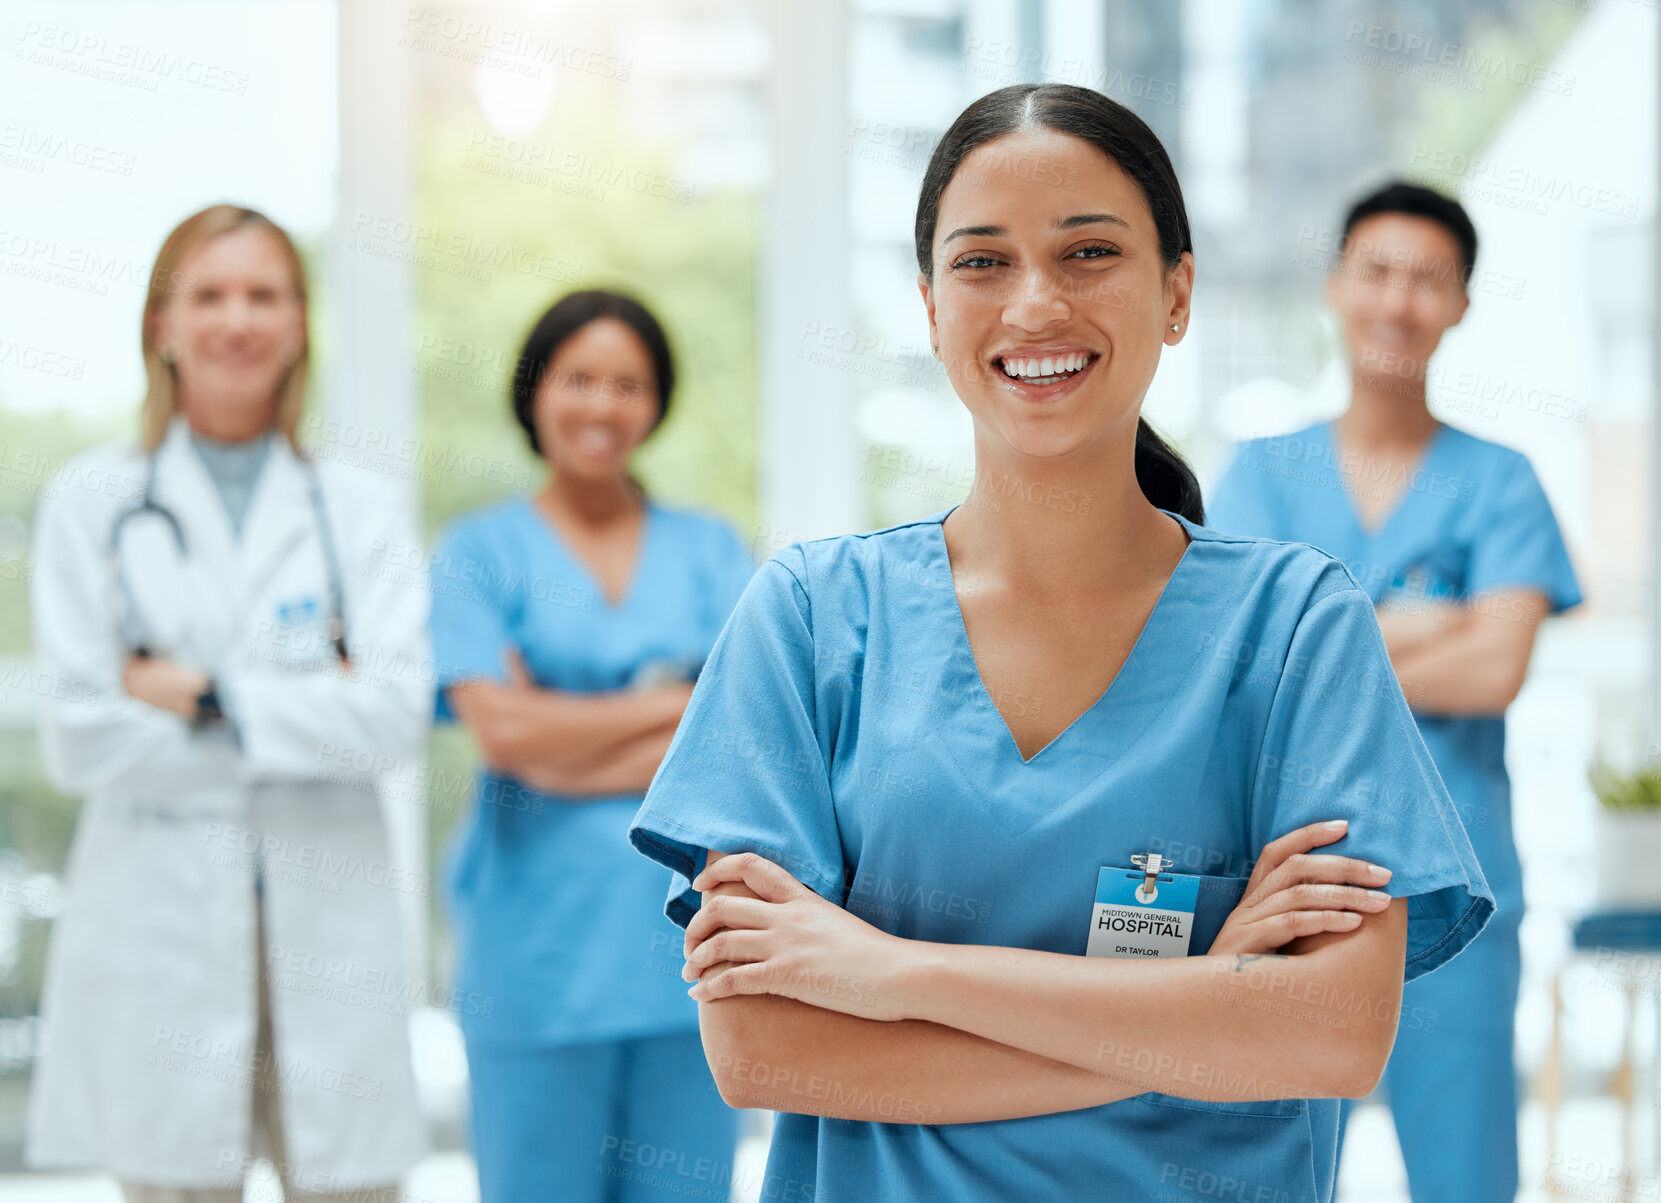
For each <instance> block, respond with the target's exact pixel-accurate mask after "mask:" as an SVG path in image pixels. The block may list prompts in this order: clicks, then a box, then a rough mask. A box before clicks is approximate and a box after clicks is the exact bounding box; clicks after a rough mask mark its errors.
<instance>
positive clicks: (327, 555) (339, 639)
mask: <svg viewBox="0 0 1661 1203" xmlns="http://www.w3.org/2000/svg"><path fill="white" fill-rule="evenodd" d="M302 466H303V467H304V469H305V472H306V493H307V495H308V496H309V497H310V499H311V508H312V514H313V515H314V516H315V517H316V519H317V537H318V540H319V542H320V543H321V544H322V547H323V566H324V570H325V571H326V572H327V573H328V578H329V621H328V634H329V641H330V643H331V644H332V645H333V647H334V650H335V655H337V656H339V657H340V662H341V663H342V664H346V663H347V662H348V657H347V654H346V600H345V599H346V592H345V588H344V585H343V584H342V580H341V575H340V561H339V559H338V558H337V557H336V555H335V545H334V537H333V535H332V534H330V532H329V515H328V510H327V509H326V508H325V507H324V504H323V490H322V488H321V487H320V486H319V485H318V483H317V468H316V466H315V465H313V464H310V463H305V462H304V461H302ZM155 493H156V452H154V451H152V452H151V453H150V457H149V459H148V461H147V462H146V465H145V470H144V493H143V495H142V496H141V497H140V498H139V500H138V501H137V502H136V503H134V504H133V505H130V506H128V507H127V508H126V509H124V510H122V511H121V512H120V513H119V514H117V515H116V516H115V521H114V522H113V523H112V524H111V526H110V545H109V564H110V575H111V577H112V578H113V579H114V583H115V608H116V622H117V623H118V624H119V627H120V630H121V636H122V638H123V639H124V640H125V641H126V644H127V646H128V647H129V648H131V649H132V654H133V655H135V656H143V657H148V656H151V655H153V654H154V649H153V648H152V646H151V645H150V643H149V642H148V641H146V640H145V639H144V638H143V637H142V635H140V634H139V633H138V632H139V623H138V603H137V601H136V600H135V598H134V597H133V590H132V586H131V584H130V583H129V582H128V580H127V573H126V570H125V568H123V567H122V563H121V536H122V534H123V533H124V532H125V531H126V529H127V524H128V523H129V522H131V521H132V520H133V519H135V518H138V517H141V516H143V515H145V514H149V515H153V516H154V517H156V518H159V519H161V522H162V525H163V526H165V527H166V528H167V532H168V534H169V535H170V536H171V537H172V542H173V546H174V547H175V548H176V549H177V550H178V553H179V558H180V559H181V560H183V559H188V558H189V555H190V551H189V548H188V547H187V546H186V544H185V530H184V527H183V526H182V525H181V524H180V522H179V519H178V516H177V515H175V514H174V513H173V511H172V510H170V509H168V508H167V507H166V506H164V505H162V504H161V503H160V502H158V501H157V500H156V497H155ZM180 593H181V598H180V600H181V602H182V603H183V605H184V606H185V614H184V621H183V623H182V624H181V629H188V627H189V625H190V620H191V619H192V618H193V617H194V615H193V614H192V613H191V609H190V607H191V602H192V600H193V597H192V595H193V590H190V589H184V590H181V591H180Z"/></svg>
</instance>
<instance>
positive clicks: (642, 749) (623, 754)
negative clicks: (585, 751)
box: [521, 726, 675, 797]
mask: <svg viewBox="0 0 1661 1203" xmlns="http://www.w3.org/2000/svg"><path fill="white" fill-rule="evenodd" d="M674 737H675V729H674V727H673V726H666V727H661V728H658V729H657V730H654V731H647V732H645V733H643V734H641V735H638V736H636V737H634V738H633V739H630V740H628V741H627V742H626V743H623V744H621V745H618V746H617V747H615V748H614V749H613V750H612V752H611V754H610V755H609V756H607V757H606V758H605V759H604V760H601V761H598V762H595V763H593V764H588V765H584V766H582V767H578V768H572V769H563V768H551V767H549V766H545V765H534V766H532V767H531V768H529V769H527V770H526V772H525V774H524V775H523V776H522V777H521V780H523V781H524V782H525V784H527V785H530V786H532V787H534V788H536V789H540V790H544V791H546V792H549V793H557V794H564V795H568V796H570V795H577V796H581V795H593V796H595V797H600V796H607V795H611V794H626V793H638V792H640V791H643V790H644V789H645V788H646V787H647V786H648V785H650V784H651V783H652V776H653V774H655V773H656V772H657V767H658V765H660V764H662V763H663V757H664V756H665V754H667V753H668V751H669V743H670V741H671V740H672V739H674Z"/></svg>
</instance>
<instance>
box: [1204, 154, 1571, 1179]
mask: <svg viewBox="0 0 1661 1203" xmlns="http://www.w3.org/2000/svg"><path fill="white" fill-rule="evenodd" d="M1475 260H1476V231H1475V229H1474V228H1473V227H1472V225H1471V221H1470V218H1469V217H1468V216H1467V215H1466V213H1465V211H1464V209H1463V208H1462V207H1461V206H1460V205H1459V203H1458V202H1457V201H1454V200H1450V199H1448V198H1447V197H1444V196H1441V195H1440V194H1438V193H1435V192H1432V191H1430V190H1429V189H1425V188H1421V187H1417V186H1414V185H1410V184H1404V183H1396V184H1392V185H1390V186H1388V187H1386V188H1384V189H1382V190H1380V191H1378V192H1376V193H1374V194H1373V195H1371V196H1368V197H1366V198H1365V199H1363V200H1361V201H1360V202H1358V203H1357V204H1356V205H1355V206H1354V207H1353V208H1352V209H1351V210H1350V212H1349V214H1348V216H1347V218H1346V220H1345V223H1344V244H1343V248H1342V253H1341V256H1340V259H1339V262H1338V264H1337V267H1336V268H1335V270H1334V271H1333V273H1332V275H1331V276H1330V277H1329V278H1328V280H1327V299H1328V301H1329V302H1330V303H1331V305H1332V307H1333V309H1334V310H1335V311H1336V312H1337V315H1338V318H1339V321H1340V324H1341V328H1342V332H1343V336H1344V340H1345V344H1346V346H1347V347H1348V350H1349V353H1350V358H1351V371H1352V385H1351V389H1352V393H1351V401H1350V406H1349V409H1348V410H1347V411H1346V412H1345V413H1344V414H1343V415H1342V416H1340V417H1339V418H1337V419H1336V420H1334V421H1330V422H1322V423H1319V424H1317V425H1315V426H1311V427H1309V428H1307V429H1304V430H1300V431H1297V432H1295V433H1292V434H1287V435H1280V436H1276V437H1271V438H1259V439H1254V440H1253V441H1251V442H1249V443H1247V444H1245V445H1244V446H1242V447H1241V448H1240V449H1239V453H1238V455H1237V456H1236V458H1235V460H1234V462H1233V464H1232V465H1231V466H1230V468H1229V470H1228V471H1227V473H1226V474H1225V476H1224V477H1223V479H1222V481H1221V482H1220V483H1219V484H1218V486H1217V489H1216V492H1215V495H1214V496H1213V497H1211V498H1210V500H1209V501H1208V503H1207V511H1208V514H1209V522H1210V525H1212V526H1213V527H1215V528H1217V529H1219V530H1226V531H1231V532H1234V533H1238V534H1251V535H1258V536H1264V537H1268V538H1274V539H1283V540H1288V541H1296V542H1302V543H1309V544H1312V545H1314V546H1316V547H1318V548H1320V549H1321V550H1323V551H1325V552H1327V553H1329V554H1330V555H1333V556H1336V557H1338V558H1339V559H1341V560H1343V561H1344V563H1345V565H1346V566H1347V567H1348V568H1349V570H1350V572H1351V573H1352V574H1353V575H1354V577H1355V579H1356V581H1357V582H1358V583H1359V584H1360V585H1361V587H1362V588H1363V589H1365V590H1366V591H1367V593H1368V594H1369V595H1370V596H1371V597H1372V599H1373V602H1374V604H1375V605H1376V606H1377V607H1378V611H1377V613H1378V619H1379V625H1380V627H1381V629H1382V630H1383V632H1384V637H1385V645H1386V647H1387V648H1388V650H1389V653H1390V660H1391V664H1392V666H1393V667H1394V669H1395V671H1396V675H1397V677H1398V678H1399V679H1400V681H1401V685H1402V689H1403V692H1404V693H1405V694H1406V697H1407V700H1408V702H1409V704H1410V705H1411V707H1412V709H1413V712H1414V715H1415V717H1416V719H1417V720H1418V724H1419V730H1420V732H1421V733H1422V734H1423V736H1424V740H1425V743H1426V745H1427V746H1428V747H1429V749H1430V751H1431V755H1432V756H1433V758H1434V759H1435V761H1436V766H1437V768H1438V769H1439V770H1440V772H1441V774H1442V778H1443V780H1444V782H1445V783H1446V784H1447V788H1448V792H1449V793H1450V794H1451V795H1452V797H1453V800H1454V802H1455V804H1456V805H1457V807H1458V810H1459V814H1460V817H1461V819H1462V820H1463V821H1464V825H1465V829H1466V831H1467V832H1468V833H1469V834H1470V838H1471V843H1472V845H1473V846H1474V848H1475V849H1476V852H1477V856H1478V858H1479V860H1480V861H1481V864H1482V871H1483V874H1484V875H1485V876H1486V877H1487V879H1488V882H1489V885H1490V886H1491V887H1492V889H1493V891H1494V898H1495V902H1496V905H1497V908H1498V909H1497V910H1496V913H1495V916H1494V919H1493V921H1492V922H1491V923H1489V925H1488V927H1487V929H1486V930H1485V931H1484V932H1483V933H1482V935H1481V936H1480V937H1479V938H1478V939H1477V940H1476V941H1475V942H1474V943H1473V944H1472V945H1471V946H1470V948H1468V949H1467V950H1466V951H1465V952H1464V954H1463V955H1461V956H1459V957H1457V958H1456V959H1455V960H1454V961H1452V962H1451V963H1449V964H1448V965H1447V966H1445V967H1444V968H1443V969H1442V971H1441V972H1439V973H1436V974H1434V975H1432V976H1430V977H1426V978H1424V979H1422V980H1419V981H1415V982H1412V983H1411V984H1409V985H1408V986H1407V988H1406V991H1405V993H1404V997H1403V1001H1402V1016H1403V1018H1402V1023H1401V1028H1400V1031H1399V1033H1398V1035H1397V1038H1396V1045H1395V1050H1394V1052H1393V1054H1392V1056H1391V1059H1390V1065H1389V1069H1388V1070H1387V1071H1386V1074H1385V1079H1384V1087H1385V1091H1386V1093H1387V1094H1388V1097H1389V1101H1390V1106H1391V1110H1392V1111H1393V1113H1394V1116H1395V1122H1396V1131H1397V1134H1398V1135H1399V1137H1400V1140H1401V1146H1402V1153H1403V1156H1404V1158H1405V1160H1406V1163H1407V1175H1408V1183H1409V1186H1410V1188H1411V1190H1412V1195H1413V1198H1414V1200H1415V1201H1416V1203H1427V1201H1429V1200H1441V1199H1447V1200H1458V1201H1459V1203H1473V1201H1477V1200H1495V1201H1505V1203H1509V1201H1510V1200H1511V1199H1512V1198H1513V1197H1514V1196H1515V1195H1516V1191H1517V1178H1518V1171H1517V1123H1516V1113H1517V1082H1516V1070H1515V1066H1514V1063H1513V1059H1512V1041H1513V1028H1514V1015H1515V1011H1516V1005H1517V989H1518V982H1519V978H1520V965H1521V958H1520V953H1519V948H1518V939H1517V933H1518V924H1519V921H1520V920H1521V917H1522V908H1523V897H1522V874H1521V869H1520V866H1519V864H1518V860H1517V851H1516V847H1515V845H1514V843H1513V840H1512V835H1511V783H1510V779H1509V778H1508V777H1507V775H1506V770H1505V720H1504V713H1505V709H1506V707H1507V706H1508V705H1509V704H1510V703H1511V700H1512V699H1513V698H1514V697H1516V695H1517V691H1518V690H1519V688H1520V687H1521V685H1522V682H1523V677H1524V675H1525V673H1526V672H1527V669H1528V660H1529V655H1530V653H1531V651H1532V649H1533V644H1534V636H1535V631H1536V629H1537V626H1538V623H1539V621H1540V620H1541V619H1542V618H1544V617H1546V616H1547V615H1549V614H1556V613H1559V612H1561V611H1563V610H1565V609H1568V608H1569V607H1571V606H1574V605H1576V604H1578V603H1579V601H1580V591H1579V589H1578V587H1577V585H1576V582H1575V576H1574V571H1573V569H1572V568H1571V567H1570V564H1569V557H1568V553H1567V551H1566V549H1565V548H1564V545H1563V538H1562V534H1561V533H1560V531H1559V530H1558V526H1557V521H1556V519H1555V518H1554V516H1553V514H1552V510H1551V505H1550V503H1549V502H1548V501H1547V500H1546V495H1545V493H1544V492H1543V491H1542V489H1541V487H1540V483H1539V481H1538V480H1537V479H1536V478H1535V475H1534V471H1533V469H1532V468H1531V467H1530V466H1529V463H1528V460H1527V459H1526V458H1524V457H1523V456H1522V455H1520V454H1518V453H1517V452H1515V451H1512V450H1510V449H1509V448H1506V447H1502V446H1500V445H1498V444H1496V443H1490V442H1487V441H1486V440H1483V439H1479V438H1476V437H1475V436H1473V435H1469V434H1466V433H1464V432H1463V431H1460V430H1456V429H1454V428H1453V427H1451V426H1448V425H1446V424H1444V423H1442V422H1440V421H1439V420H1437V419H1436V418H1435V417H1433V416H1432V415H1431V413H1430V410H1429V407H1428V406H1427V404H1426V389H1425V376H1426V372H1425V369H1426V366H1427V365H1428V362H1429V359H1430V356H1431V354H1432V353H1433V352H1434V351H1435V350H1436V348H1437V346H1438V344H1439V343H1440V342H1441V339H1442V336H1443V335H1444V334H1445V333H1446V332H1447V331H1448V330H1449V329H1450V328H1451V327H1452V326H1454V325H1456V324H1457V323H1458V322H1459V320H1460V319H1461V317H1463V316H1464V313H1465V309H1466V307H1467V305H1468V304H1469V297H1468V295H1467V291H1466V287H1465V282H1466V280H1467V279H1468V278H1469V275H1470V272H1471V269H1472V267H1473V265H1474V263H1475ZM1345 1114H1346V1116H1347V1114H1348V1105H1347V1104H1346V1107H1345Z"/></svg>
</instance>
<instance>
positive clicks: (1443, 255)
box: [1327, 213, 1470, 381]
mask: <svg viewBox="0 0 1661 1203" xmlns="http://www.w3.org/2000/svg"><path fill="white" fill-rule="evenodd" d="M1327 300H1328V302H1329V303H1330V304H1331V305H1332V308H1333V310H1334V311H1335V312H1336V313H1337V314H1338V321H1339V325H1340V326H1341V328H1342V330H1343V334H1344V342H1345V344H1346V345H1347V346H1348V347H1349V350H1350V359H1351V363H1352V364H1353V366H1354V370H1355V372H1356V374H1357V375H1359V376H1363V377H1369V378H1381V379H1386V380H1394V381H1400V380H1410V381H1417V380H1422V379H1423V378H1424V374H1425V366H1426V364H1427V363H1428V362H1429V360H1430V356H1431V354H1432V353H1433V352H1434V351H1435V350H1436V348H1437V346H1438V345H1439V344H1440V343H1441V341H1442V335H1444V334H1446V333H1447V332H1448V330H1449V329H1450V328H1451V327H1453V326H1455V325H1457V324H1458V323H1459V319H1460V318H1462V317H1464V316H1465V308H1466V306H1467V305H1469V303H1470V301H1469V298H1468V297H1467V296H1466V294H1465V286H1464V282H1463V279H1462V276H1461V273H1460V256H1459V243H1458V241H1457V240H1456V239H1455V238H1454V236H1453V234H1452V233H1451V232H1450V231H1449V230H1447V229H1446V228H1445V227H1443V226H1442V225H1441V224H1439V223H1438V222H1434V221H1431V220H1429V219H1428V218H1424V217H1413V216H1410V215H1408V214H1406V213H1376V214H1374V215H1373V216H1371V217H1367V218H1363V219H1362V220H1361V221H1358V222H1356V223H1355V226H1354V228H1352V229H1351V230H1350V233H1349V237H1348V238H1347V239H1346V241H1345V244H1344V253H1343V256H1342V258H1340V260H1339V262H1338V266H1337V268H1336V269H1335V270H1334V271H1333V273H1332V275H1331V276H1329V277H1328V278H1327Z"/></svg>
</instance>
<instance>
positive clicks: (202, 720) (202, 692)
mask: <svg viewBox="0 0 1661 1203" xmlns="http://www.w3.org/2000/svg"><path fill="white" fill-rule="evenodd" d="M224 717H225V711H224V708H223V707H222V706H221V704H220V701H219V690H218V687H217V686H216V685H215V684H214V680H213V678H212V677H208V676H203V677H202V678H201V680H200V682H199V683H198V685H197V688H196V692H195V694H194V695H193V699H192V709H191V719H190V723H191V726H193V727H196V728H198V729H200V728H203V727H211V726H213V725H214V724H215V723H218V722H220V721H222V720H223V719H224Z"/></svg>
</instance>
